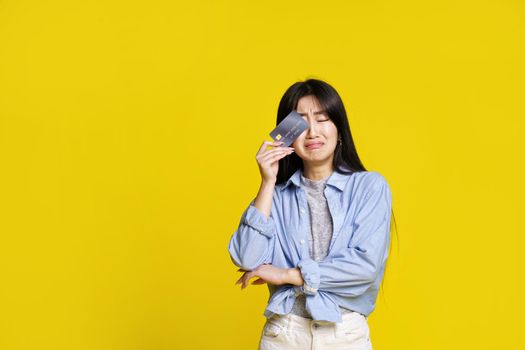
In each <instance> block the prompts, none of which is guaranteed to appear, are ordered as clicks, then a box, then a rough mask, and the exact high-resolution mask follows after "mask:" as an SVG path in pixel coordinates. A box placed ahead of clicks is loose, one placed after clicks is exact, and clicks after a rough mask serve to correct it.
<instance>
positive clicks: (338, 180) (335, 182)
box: [281, 166, 349, 191]
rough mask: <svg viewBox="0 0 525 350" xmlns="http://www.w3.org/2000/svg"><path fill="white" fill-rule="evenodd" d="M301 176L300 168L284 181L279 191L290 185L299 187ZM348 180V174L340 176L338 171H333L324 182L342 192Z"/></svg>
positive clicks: (346, 168)
mask: <svg viewBox="0 0 525 350" xmlns="http://www.w3.org/2000/svg"><path fill="white" fill-rule="evenodd" d="M343 168H344V169H345V170H349V168H348V167H346V166H343ZM301 175H303V171H302V169H301V168H299V169H297V170H296V171H295V173H293V175H292V176H290V178H289V179H288V180H286V182H285V183H284V185H283V186H282V187H281V191H282V190H284V189H285V188H286V187H288V186H289V185H290V184H294V185H295V186H296V187H301ZM348 178H349V176H348V174H341V173H340V172H338V171H334V172H333V173H332V174H331V175H330V177H329V178H328V180H327V181H326V184H327V185H330V186H333V187H335V188H337V189H338V190H340V191H343V190H344V188H345V185H346V182H347V181H348Z"/></svg>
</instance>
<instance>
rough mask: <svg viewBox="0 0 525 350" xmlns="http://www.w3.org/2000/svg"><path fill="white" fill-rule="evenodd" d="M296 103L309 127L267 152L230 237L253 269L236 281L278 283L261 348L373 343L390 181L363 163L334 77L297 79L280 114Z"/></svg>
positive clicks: (237, 257) (239, 261)
mask: <svg viewBox="0 0 525 350" xmlns="http://www.w3.org/2000/svg"><path fill="white" fill-rule="evenodd" d="M292 110H296V111H297V112H298V113H299V114H301V115H302V116H303V118H304V119H305V120H306V121H307V122H308V129H307V130H305V131H304V132H303V133H302V134H301V135H300V136H299V137H298V138H297V139H296V140H295V141H294V142H293V143H292V145H291V146H292V147H282V146H280V143H279V142H268V141H265V142H264V143H263V144H262V145H261V147H260V149H259V151H258V152H257V155H256V159H257V163H258V166H259V170H260V173H261V180H262V181H261V185H260V188H259V192H258V193H257V196H256V197H255V199H254V200H252V201H251V202H250V204H249V206H248V207H247V208H246V210H245V211H244V213H243V214H242V217H241V221H240V223H239V227H238V229H237V230H236V231H235V232H234V233H233V235H232V237H231V239H230V241H229V244H228V251H229V253H230V257H231V259H232V261H233V263H234V264H235V265H236V266H238V267H240V269H239V270H238V271H241V272H243V275H242V277H241V278H240V279H239V280H238V281H237V282H236V284H239V283H240V284H242V287H241V288H242V289H243V288H245V287H246V286H247V285H248V283H249V281H250V280H251V279H252V278H254V277H256V278H257V279H256V280H255V281H254V282H252V284H263V283H267V284H268V289H269V291H270V298H269V300H268V306H267V308H266V310H265V312H264V315H265V316H266V318H267V319H266V323H265V325H264V328H263V330H262V333H261V338H260V341H259V349H260V350H263V349H301V350H304V349H314V348H315V349H367V350H369V349H372V344H371V340H370V331H369V328H368V316H369V315H370V313H371V312H372V311H373V310H374V308H375V302H376V298H377V294H378V290H379V285H380V282H381V280H382V278H383V275H384V270H385V264H386V260H387V256H388V247H389V243H390V218H391V210H392V195H391V191H390V187H389V185H388V183H387V182H386V180H385V178H384V177H383V176H382V175H381V174H380V173H378V172H375V171H367V170H366V169H365V167H364V166H363V165H362V163H361V161H360V159H359V157H358V155H357V152H356V149H355V145H354V142H353V139H352V134H351V132H350V127H349V124H348V119H347V116H346V112H345V108H344V105H343V102H342V101H341V98H340V96H339V94H338V93H337V92H336V90H335V89H334V88H333V87H332V86H331V85H329V84H327V83H326V82H324V81H321V80H317V79H308V80H306V81H303V82H297V83H295V84H293V85H292V86H291V87H290V88H288V90H287V91H286V92H285V94H284V95H283V97H282V99H281V101H280V104H279V109H278V113H277V124H279V123H280V122H281V120H282V119H284V118H285V117H286V115H288V113H289V112H290V111H292ZM268 146H270V147H271V148H270V147H268Z"/></svg>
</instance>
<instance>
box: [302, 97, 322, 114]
mask: <svg viewBox="0 0 525 350" xmlns="http://www.w3.org/2000/svg"><path fill="white" fill-rule="evenodd" d="M321 109H322V107H321V104H320V103H319V100H317V98H316V97H315V96H313V95H308V96H303V97H301V98H300V99H299V101H297V111H298V112H308V111H309V110H312V111H314V112H315V111H320V110H321Z"/></svg>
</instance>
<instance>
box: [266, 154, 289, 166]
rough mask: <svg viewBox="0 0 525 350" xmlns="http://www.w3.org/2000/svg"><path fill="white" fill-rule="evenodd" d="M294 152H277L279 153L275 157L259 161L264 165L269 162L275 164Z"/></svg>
mask: <svg viewBox="0 0 525 350" xmlns="http://www.w3.org/2000/svg"><path fill="white" fill-rule="evenodd" d="M292 153H293V152H284V153H281V154H277V155H275V156H273V157H270V158H268V159H265V160H264V161H259V163H260V164H261V165H263V166H264V165H267V164H273V163H275V162H277V161H279V159H281V158H284V157H286V156H287V155H290V154H292Z"/></svg>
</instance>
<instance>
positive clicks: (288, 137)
mask: <svg viewBox="0 0 525 350" xmlns="http://www.w3.org/2000/svg"><path fill="white" fill-rule="evenodd" d="M306 129H308V123H307V122H306V120H304V119H303V117H301V115H300V114H299V113H297V111H295V110H293V111H291V112H290V113H289V114H288V115H287V116H286V118H284V119H283V120H282V121H281V122H280V123H279V125H277V126H276V127H275V129H273V130H272V132H270V136H271V138H272V139H274V140H275V141H282V142H283V144H282V147H288V146H290V145H291V144H292V143H293V142H294V140H295V139H296V138H297V137H298V136H299V135H301V134H302V133H303V131H305V130H306Z"/></svg>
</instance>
